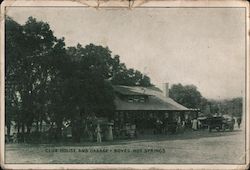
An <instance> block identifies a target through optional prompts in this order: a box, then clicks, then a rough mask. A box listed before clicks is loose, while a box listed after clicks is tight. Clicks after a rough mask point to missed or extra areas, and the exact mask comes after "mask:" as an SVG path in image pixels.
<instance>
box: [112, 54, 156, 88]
mask: <svg viewBox="0 0 250 170" xmlns="http://www.w3.org/2000/svg"><path fill="white" fill-rule="evenodd" d="M112 68H113V70H112V71H113V72H112V78H111V82H112V84H114V85H125V86H144V87H149V86H152V84H151V82H150V78H149V77H148V76H147V75H143V74H142V73H141V72H140V71H138V70H134V69H127V68H126V65H125V64H124V63H120V59H119V56H118V55H116V56H115V57H114V59H113V66H112Z"/></svg>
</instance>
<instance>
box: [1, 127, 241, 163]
mask: <svg viewBox="0 0 250 170" xmlns="http://www.w3.org/2000/svg"><path fill="white" fill-rule="evenodd" d="M244 138H245V133H244V131H242V130H240V129H235V130H234V131H233V132H212V133H209V132H208V131H207V130H200V131H194V132H193V131H187V132H185V133H183V134H176V135H167V136H166V135H158V136H144V137H143V138H141V137H139V138H138V139H133V140H121V141H113V142H103V143H101V144H97V143H80V144H50V145H49V144H39V145H34V144H33V145H32V144H7V145H6V155H5V158H6V163H138V164H139V163H163V164H170V163H173V164H175V163H182V164H185V163H187V164H189V163H203V164H208V163H231V164H244V162H245V154H244V150H245V140H244Z"/></svg>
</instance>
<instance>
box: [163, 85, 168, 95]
mask: <svg viewBox="0 0 250 170" xmlns="http://www.w3.org/2000/svg"><path fill="white" fill-rule="evenodd" d="M162 91H163V95H164V96H165V97H169V89H168V83H163V90H162Z"/></svg>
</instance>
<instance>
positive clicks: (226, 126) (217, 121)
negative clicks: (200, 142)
mask: <svg viewBox="0 0 250 170" xmlns="http://www.w3.org/2000/svg"><path fill="white" fill-rule="evenodd" d="M214 129H215V130H217V131H221V130H222V131H225V130H229V131H233V130H234V119H229V118H225V117H224V116H213V117H210V118H208V130H209V132H212V130H214Z"/></svg>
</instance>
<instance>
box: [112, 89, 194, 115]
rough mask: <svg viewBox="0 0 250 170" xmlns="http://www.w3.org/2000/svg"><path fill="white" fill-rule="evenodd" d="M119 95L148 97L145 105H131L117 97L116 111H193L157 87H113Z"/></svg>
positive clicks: (137, 103) (135, 103) (136, 103)
mask: <svg viewBox="0 0 250 170" xmlns="http://www.w3.org/2000/svg"><path fill="white" fill-rule="evenodd" d="M113 88H114V90H115V91H116V92H117V93H120V94H122V95H143V96H148V100H147V102H145V103H139V102H134V103H130V102H127V101H124V100H122V99H120V98H119V97H118V96H116V97H115V105H116V110H152V111H153V110H154V111H157V110H158V111H160V110H162V111H163V110H166V111H167V110H173V111H174V110H175V111H188V110H191V109H188V108H186V107H185V106H182V105H181V104H179V103H177V102H175V101H174V100H173V99H171V98H169V97H165V96H164V95H163V93H162V92H161V91H160V90H159V89H158V88H155V87H139V86H118V85H117V86H113Z"/></svg>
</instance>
